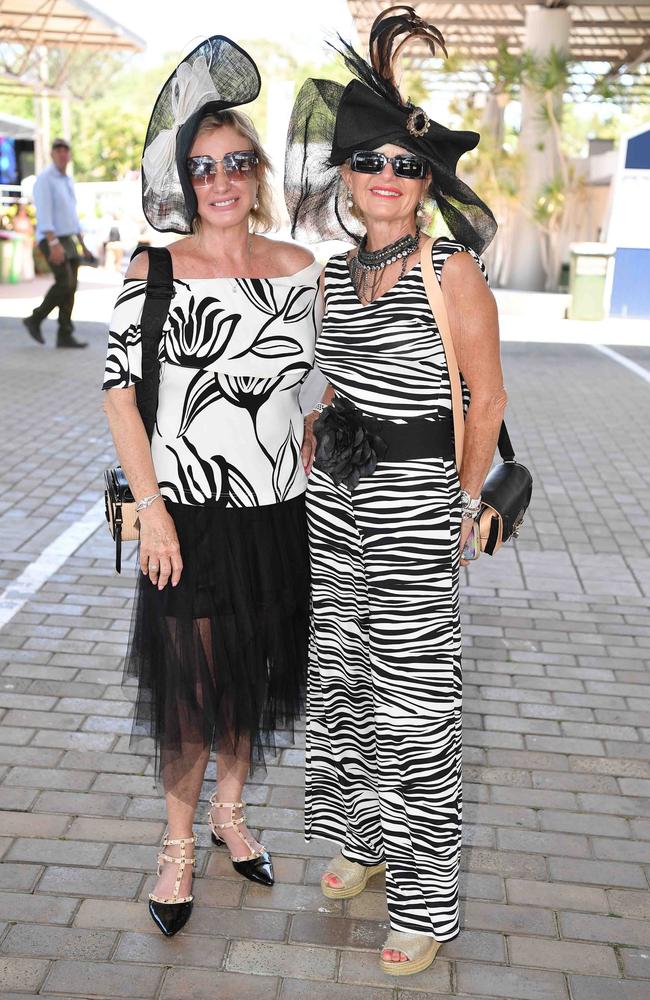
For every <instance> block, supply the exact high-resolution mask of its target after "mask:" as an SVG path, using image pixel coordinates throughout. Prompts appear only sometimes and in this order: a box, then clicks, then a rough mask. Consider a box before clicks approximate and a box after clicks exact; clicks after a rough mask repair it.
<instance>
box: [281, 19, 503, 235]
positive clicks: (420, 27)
mask: <svg viewBox="0 0 650 1000" xmlns="http://www.w3.org/2000/svg"><path fill="white" fill-rule="evenodd" d="M415 40H420V41H421V42H424V44H425V45H426V46H427V47H428V48H429V50H430V51H431V53H432V55H436V54H437V50H438V49H440V50H441V51H442V52H443V53H444V55H445V56H446V55H447V50H446V48H445V42H444V38H443V37H442V35H441V33H440V32H439V31H438V29H437V28H436V27H434V26H433V25H432V24H428V23H427V22H426V21H423V20H422V18H421V17H419V16H418V15H417V14H416V12H415V10H414V9H413V8H412V7H405V6H397V7H389V8H388V9H387V10H385V11H384V12H383V13H382V14H380V15H379V17H378V18H377V19H376V20H375V22H374V23H373V25H372V28H371V31H370V44H369V48H370V62H367V61H366V60H365V59H363V58H362V57H361V56H360V55H359V54H358V53H357V52H355V50H354V49H353V48H352V46H351V45H349V44H348V43H347V42H345V41H344V40H343V39H342V38H341V37H340V36H339V42H340V48H339V47H337V46H332V47H333V48H334V49H335V50H336V51H337V52H339V54H340V55H342V57H343V60H344V62H345V65H346V66H347V67H348V69H349V70H350V72H351V73H352V74H353V75H354V76H355V77H356V79H354V80H352V81H351V82H350V83H349V84H348V85H347V86H346V87H344V86H343V85H342V84H339V83H334V82H333V81H331V80H315V79H308V80H306V81H305V83H304V84H303V86H302V87H301V89H300V92H299V93H298V96H297V97H296V101H295V104H294V107H293V111H292V114H291V121H290V123H289V131H288V135H287V153H286V160H285V200H286V203H287V208H288V210H289V216H290V219H291V232H292V235H294V236H299V237H303V238H306V239H311V240H326V239H346V238H352V239H353V240H354V241H357V242H358V241H359V239H360V238H361V236H362V235H363V228H362V226H361V224H360V222H359V220H358V219H356V218H355V216H354V215H353V214H352V213H351V211H350V209H349V208H348V206H347V191H346V189H345V185H344V184H343V182H342V179H341V176H340V172H339V169H338V168H339V166H340V164H342V163H345V162H346V160H348V159H349V158H350V156H351V155H352V153H353V152H355V150H359V149H377V148H378V147H380V146H382V145H384V144H387V143H393V144H394V145H396V146H401V147H402V148H403V149H407V150H408V151H409V152H411V153H413V154H415V155H417V156H422V157H424V158H425V159H426V160H427V162H428V164H429V167H430V170H431V180H430V183H429V188H428V195H429V196H430V197H431V198H433V199H434V200H435V202H436V204H437V206H438V208H439V210H440V213H441V215H442V217H443V219H444V220H445V222H446V224H447V226H448V227H449V229H450V231H451V232H452V234H453V235H454V237H455V238H456V239H457V240H459V241H460V242H462V243H464V244H465V245H466V246H469V247H471V248H472V249H473V250H475V251H476V252H477V253H480V252H482V251H483V250H484V249H485V247H487V246H488V245H489V243H490V241H491V240H492V238H493V236H494V234H495V232H496V229H497V224H496V221H495V219H494V216H493V215H492V212H491V211H490V209H489V208H488V207H487V205H486V204H485V203H484V202H483V201H482V200H481V199H480V198H479V197H478V195H476V194H475V193H474V191H472V189H471V188H470V187H468V185H467V184H465V182H464V181H462V180H460V178H459V177H457V175H456V165H457V163H458V160H459V158H460V157H461V156H462V155H463V153H466V152H468V151H469V150H471V149H474V148H475V147H476V146H477V145H478V142H479V138H480V137H479V135H478V133H477V132H468V131H462V130H460V131H459V130H454V129H449V128H446V126H444V125H440V124H439V123H438V122H435V121H432V120H431V119H430V118H429V116H428V115H427V113H426V111H424V110H423V109H422V108H418V107H415V106H414V105H413V104H412V103H411V102H410V101H408V100H404V98H403V97H402V95H401V94H400V91H399V89H398V87H397V84H396V81H395V73H396V68H397V62H398V59H399V56H400V54H401V52H402V50H403V49H404V48H405V47H406V46H407V45H408V44H410V43H412V42H413V41H415Z"/></svg>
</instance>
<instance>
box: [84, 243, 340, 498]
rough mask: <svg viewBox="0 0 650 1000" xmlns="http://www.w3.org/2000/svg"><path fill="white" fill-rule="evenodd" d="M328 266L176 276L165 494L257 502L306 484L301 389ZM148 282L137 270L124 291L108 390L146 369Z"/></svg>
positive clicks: (161, 433)
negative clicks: (254, 274) (261, 274)
mask: <svg viewBox="0 0 650 1000" xmlns="http://www.w3.org/2000/svg"><path fill="white" fill-rule="evenodd" d="M319 273H320V265H318V264H317V263H316V262H315V263H313V264H310V265H309V266H308V267H306V268H303V269H302V270H301V271H298V272H297V273H296V274H292V275H290V276H288V277H281V278H188V279H179V278H175V279H174V291H175V295H174V298H173V299H172V301H171V304H170V309H169V314H168V316H167V320H166V322H165V326H164V328H163V335H162V337H161V341H160V349H159V359H160V389H159V396H158V410H157V415H156V425H155V429H154V433H153V437H152V441H151V452H152V456H153V462H154V467H155V470H156V475H157V478H158V483H159V486H160V491H161V493H162V494H163V496H164V497H166V498H167V499H169V500H171V501H174V502H176V503H183V504H193V505H199V504H208V503H209V504H214V503H216V504H218V505H219V506H221V507H256V506H263V505H266V504H273V503H280V502H282V501H284V500H291V499H293V498H294V497H297V496H299V495H300V494H301V493H303V492H304V490H305V488H306V485H307V478H306V476H305V473H304V469H303V465H302V461H301V459H300V446H301V444H302V436H303V416H302V413H301V410H300V405H299V401H298V394H299V391H300V386H301V383H302V382H303V381H304V379H305V378H306V377H307V375H308V373H309V371H310V370H311V368H312V366H313V362H314V346H315V341H316V333H317V327H318V324H319V320H320V316H319V312H320V309H319V303H320V296H319V295H318V276H319ZM145 286H146V282H145V281H142V280H139V279H135V278H127V279H126V280H125V282H124V287H123V289H122V291H121V292H120V295H119V296H118V299H117V302H116V304H115V310H114V312H113V317H112V319H111V325H110V331H109V336H108V352H107V358H106V372H105V376H104V384H103V388H104V389H112V388H127V387H129V386H132V385H134V384H135V383H136V382H138V381H139V380H140V378H141V375H142V350H141V330H140V320H141V316H142V308H143V305H144V294H145Z"/></svg>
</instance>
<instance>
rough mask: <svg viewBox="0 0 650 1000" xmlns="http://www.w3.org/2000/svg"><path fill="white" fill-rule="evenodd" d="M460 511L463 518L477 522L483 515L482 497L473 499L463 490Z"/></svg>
mask: <svg viewBox="0 0 650 1000" xmlns="http://www.w3.org/2000/svg"><path fill="white" fill-rule="evenodd" d="M460 509H461V514H462V516H463V517H466V518H471V519H472V520H475V519H476V518H477V517H478V515H479V514H480V513H481V497H480V496H478V497H471V496H470V495H469V493H468V492H467V490H461V491H460Z"/></svg>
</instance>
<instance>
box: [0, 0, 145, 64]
mask: <svg viewBox="0 0 650 1000" xmlns="http://www.w3.org/2000/svg"><path fill="white" fill-rule="evenodd" d="M0 40H2V42H4V43H6V42H9V43H10V44H12V45H24V46H26V47H28V48H31V47H32V46H35V45H46V46H49V47H52V48H61V47H64V46H65V47H68V46H72V47H74V48H84V49H112V50H115V49H120V50H128V51H131V52H142V51H143V50H144V49H145V42H144V41H143V40H142V39H141V38H138V36H137V35H134V34H133V32H131V31H128V30H127V29H126V28H124V27H122V25H121V24H118V23H117V21H114V20H113V19H112V18H111V17H109V16H108V15H107V14H104V13H102V11H99V10H97V9H96V8H95V7H93V6H92V5H91V4H89V3H86V2H85V0H0Z"/></svg>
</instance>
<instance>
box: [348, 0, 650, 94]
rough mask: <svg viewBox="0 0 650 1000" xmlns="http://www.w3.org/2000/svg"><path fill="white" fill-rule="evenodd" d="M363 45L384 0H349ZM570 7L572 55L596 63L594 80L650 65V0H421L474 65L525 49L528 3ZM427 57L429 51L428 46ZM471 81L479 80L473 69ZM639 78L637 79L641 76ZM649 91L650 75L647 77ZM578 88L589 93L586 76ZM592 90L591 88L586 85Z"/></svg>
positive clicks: (452, 50) (454, 48)
mask: <svg viewBox="0 0 650 1000" xmlns="http://www.w3.org/2000/svg"><path fill="white" fill-rule="evenodd" d="M348 4H349V7H350V11H351V13H352V16H353V17H354V20H355V23H356V27H357V31H358V33H359V37H360V40H361V43H362V44H363V45H364V46H367V42H368V33H369V30H370V26H371V24H372V22H373V21H374V19H375V18H376V17H377V15H378V14H379V13H380V11H381V10H383V9H385V7H386V3H385V2H384V0H348ZM530 5H534V6H546V7H568V9H569V11H570V14H571V34H570V39H569V41H570V55H571V59H572V60H575V61H576V62H579V63H583V64H584V63H588V64H594V65H593V66H592V79H594V78H601V79H614V78H615V77H617V76H620V75H622V74H628V75H631V76H636V77H637V78H640V79H641V80H642V82H643V77H644V75H645V73H646V72H647V70H648V65H649V64H650V0H637V3H632V4H631V3H626V2H620V0H612V2H608V3H607V4H603V3H600V2H598V0H596V2H594V0H576V2H575V3H567V2H566V0H546V2H545V3H544V2H541V3H540V2H539V0H517V2H516V3H504V2H503V0H481V2H475V3H472V2H469V3H445V2H443V0H419V2H418V3H417V5H416V6H417V13H418V14H419V16H420V17H422V18H424V20H425V21H431V22H432V23H433V24H435V25H436V27H438V28H440V30H441V31H442V33H443V35H444V36H445V41H446V43H447V49H448V51H449V55H450V56H457V57H460V58H461V60H463V62H464V61H465V60H467V66H468V67H469V66H470V64H474V65H476V64H481V63H483V64H485V63H487V62H488V61H489V60H490V59H494V58H495V57H496V55H497V53H498V52H499V49H500V47H501V46H503V43H504V42H505V43H506V44H507V47H508V50H509V51H510V52H512V53H513V54H518V53H520V52H521V51H522V48H523V42H524V30H525V8H526V7H527V6H530ZM411 52H412V55H411V64H412V65H415V66H417V65H418V50H417V46H416V45H415V44H414V46H413V48H412V49H411ZM422 55H423V57H425V56H428V60H429V64H430V58H431V57H430V55H429V54H428V53H427V51H426V50H425V49H423V50H422ZM466 79H467V81H468V83H470V82H472V83H473V82H475V77H473V76H472V74H471V73H467V74H466ZM637 82H638V80H637ZM645 84H646V85H647V87H648V89H649V90H650V75H649V76H647V77H645ZM579 89H582V90H583V91H585V89H586V88H585V86H584V80H583V83H582V84H581V85H579ZM587 89H588V88H587Z"/></svg>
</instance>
